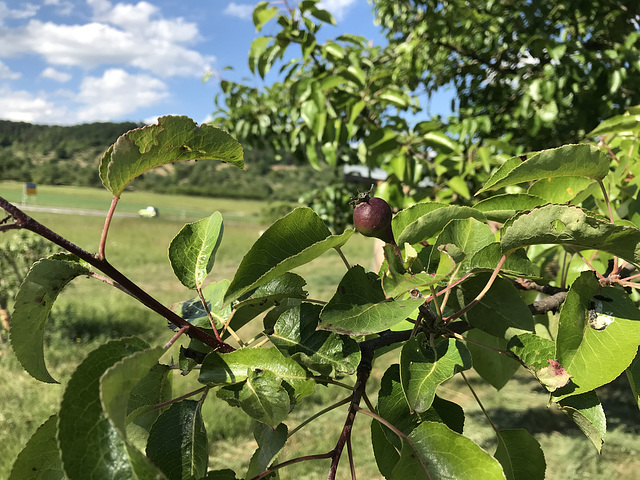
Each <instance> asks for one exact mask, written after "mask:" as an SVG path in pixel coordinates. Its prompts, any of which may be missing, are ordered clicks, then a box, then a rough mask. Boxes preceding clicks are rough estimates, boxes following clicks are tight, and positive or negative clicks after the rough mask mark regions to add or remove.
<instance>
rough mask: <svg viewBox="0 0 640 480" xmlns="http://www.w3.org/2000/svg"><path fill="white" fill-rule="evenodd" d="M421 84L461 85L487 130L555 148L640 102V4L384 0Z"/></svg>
mask: <svg viewBox="0 0 640 480" xmlns="http://www.w3.org/2000/svg"><path fill="white" fill-rule="evenodd" d="M374 12H375V15H376V20H377V21H378V22H380V24H381V25H382V27H383V29H384V32H385V34H386V36H387V39H388V40H389V48H390V49H392V50H395V51H400V52H402V56H401V58H400V59H399V62H397V64H396V68H398V69H400V70H401V73H402V76H401V77H400V78H404V79H405V80H406V81H407V85H409V86H410V87H411V88H412V90H414V91H415V90H417V89H419V88H420V87H423V88H424V89H425V91H426V92H428V93H430V94H431V93H433V92H435V91H436V90H437V89H438V88H441V87H443V86H447V85H453V87H454V88H455V92H456V105H455V107H456V111H457V112H458V114H459V118H460V119H474V118H478V117H486V118H487V121H486V123H485V125H486V126H487V127H489V128H487V129H486V130H485V131H484V132H482V135H484V136H488V135H502V134H505V133H508V134H512V135H513V140H514V141H515V142H517V143H518V144H519V145H524V146H526V147H529V148H533V149H540V148H549V147H554V146H558V145H560V144H562V143H567V142H576V141H579V140H582V138H583V137H584V136H585V134H586V133H588V132H589V131H591V130H592V129H593V128H595V126H596V125H597V124H598V123H599V122H600V121H602V120H603V119H604V118H607V117H609V116H611V115H614V114H619V113H622V112H623V111H624V110H625V109H626V108H627V107H629V106H631V105H636V104H638V103H640V84H638V81H637V78H638V73H640V54H639V49H640V31H639V28H640V27H639V21H640V4H639V3H638V2H625V1H620V0H601V1H583V0H561V1H557V2H531V1H528V0H512V1H508V2H502V1H486V0H470V1H468V0H446V1H434V0H400V1H396V0H393V1H390V0H375V2H374Z"/></svg>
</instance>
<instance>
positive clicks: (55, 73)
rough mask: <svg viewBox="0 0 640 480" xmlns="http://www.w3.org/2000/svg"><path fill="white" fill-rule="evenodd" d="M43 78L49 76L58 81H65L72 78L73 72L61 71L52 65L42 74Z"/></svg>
mask: <svg viewBox="0 0 640 480" xmlns="http://www.w3.org/2000/svg"><path fill="white" fill-rule="evenodd" d="M40 76H41V77H42V78H49V79H51V80H55V81H56V82H60V83H65V82H68V81H69V80H71V74H70V73H66V72H61V71H59V70H56V69H55V68H52V67H47V68H45V69H44V70H43V71H42V73H41V74H40Z"/></svg>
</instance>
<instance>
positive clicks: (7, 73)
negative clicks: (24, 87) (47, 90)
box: [0, 60, 22, 80]
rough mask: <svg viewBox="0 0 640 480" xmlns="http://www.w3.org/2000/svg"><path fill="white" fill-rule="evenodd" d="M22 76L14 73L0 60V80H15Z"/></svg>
mask: <svg viewBox="0 0 640 480" xmlns="http://www.w3.org/2000/svg"><path fill="white" fill-rule="evenodd" d="M21 76H22V74H21V73H19V72H14V71H13V70H11V69H10V68H9V67H7V66H6V65H5V64H4V63H3V62H2V61H1V60H0V78H4V79H7V80H17V79H18V78H20V77H21Z"/></svg>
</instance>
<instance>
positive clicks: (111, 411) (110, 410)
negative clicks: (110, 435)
mask: <svg viewBox="0 0 640 480" xmlns="http://www.w3.org/2000/svg"><path fill="white" fill-rule="evenodd" d="M165 351H166V349H165V348H163V347H156V348H152V349H149V350H143V351H141V352H135V353H133V354H131V355H128V356H126V357H124V358H123V359H122V360H120V361H118V362H116V363H115V364H114V365H113V366H111V367H110V368H109V369H107V371H106V372H104V374H103V375H102V377H100V401H101V403H102V410H103V413H104V416H105V417H106V418H107V420H109V422H110V423H111V425H112V426H113V427H114V428H115V430H116V431H117V432H118V434H119V435H120V438H121V439H122V440H124V442H125V447H126V453H127V455H128V457H129V462H130V463H131V466H132V469H133V471H134V472H135V474H136V475H139V476H141V477H145V476H146V477H147V478H155V475H156V474H157V473H159V472H158V471H157V469H156V468H155V467H153V466H152V465H151V463H150V462H149V459H148V458H146V457H145V456H144V455H143V454H142V453H141V452H140V451H139V450H137V449H136V448H135V447H134V446H133V444H132V443H131V442H130V441H129V439H128V438H127V431H126V420H127V414H128V413H129V400H130V398H131V394H132V393H133V391H134V390H135V388H136V386H137V385H138V384H139V383H140V382H141V381H142V380H143V379H144V378H145V377H147V376H148V375H149V373H150V371H151V369H152V368H153V367H155V366H157V365H158V359H159V358H160V357H161V356H162V355H163V354H164V352H165Z"/></svg>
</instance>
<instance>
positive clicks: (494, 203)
mask: <svg viewBox="0 0 640 480" xmlns="http://www.w3.org/2000/svg"><path fill="white" fill-rule="evenodd" d="M577 178H581V177H577ZM542 181H544V180H542ZM547 202H548V200H547ZM547 202H545V200H543V199H542V198H540V197H538V196H536V195H532V194H528V193H505V194H502V195H494V196H492V197H489V198H487V199H485V200H481V201H480V202H478V203H476V204H475V205H474V206H473V208H475V209H476V210H478V211H480V212H482V213H484V214H485V216H486V217H487V219H488V220H493V221H495V222H500V223H504V222H506V221H507V220H508V219H509V218H510V217H513V216H514V215H515V214H516V213H517V211H518V210H530V209H532V208H535V207H537V206H539V205H542V204H544V203H547Z"/></svg>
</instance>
